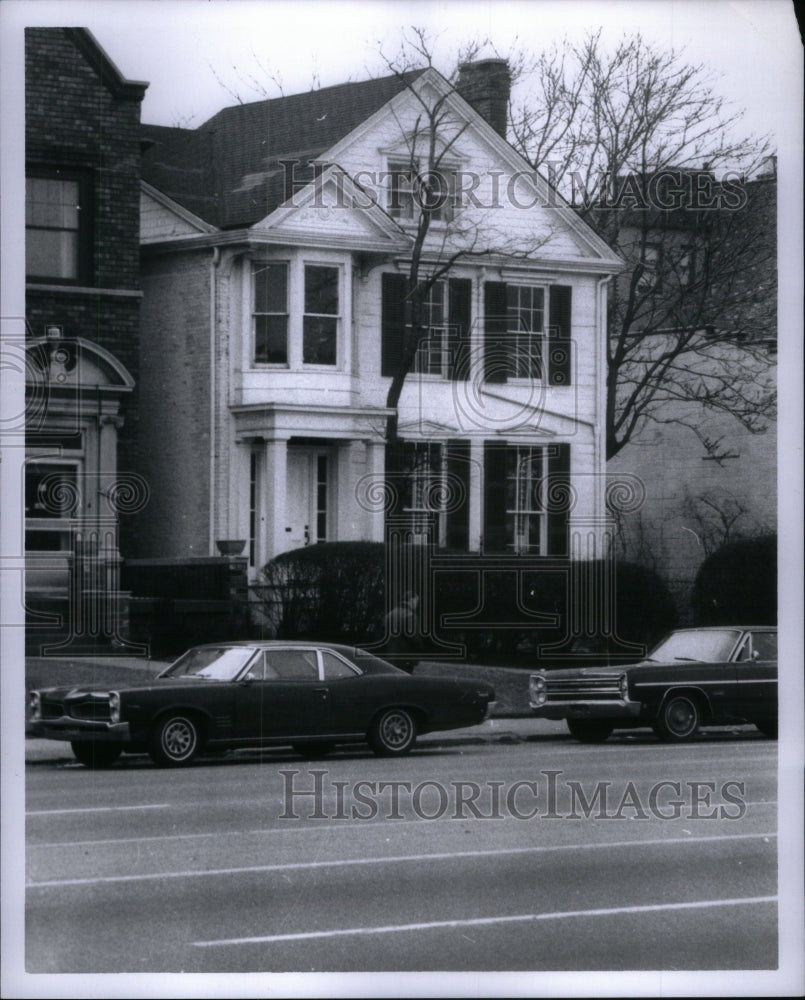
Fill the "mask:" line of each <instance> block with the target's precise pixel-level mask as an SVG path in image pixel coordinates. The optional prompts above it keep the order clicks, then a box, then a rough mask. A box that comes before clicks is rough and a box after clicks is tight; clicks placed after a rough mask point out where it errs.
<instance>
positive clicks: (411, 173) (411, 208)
mask: <svg viewBox="0 0 805 1000" xmlns="http://www.w3.org/2000/svg"><path fill="white" fill-rule="evenodd" d="M419 164H420V161H419V159H418V158H414V159H412V158H410V157H409V158H407V159H406V158H404V157H395V156H389V158H388V161H387V164H386V165H387V173H386V178H387V184H386V211H387V212H388V214H389V215H390V216H391V217H392V219H396V221H397V222H399V223H401V224H403V225H405V224H406V223H412V224H413V223H415V222H416V219H417V211H416V210H415V205H416V206H417V207H418V208H421V205H420V203H419V198H418V195H417V192H418V189H419V178H420V177H421V176H422V173H421V168H420V165H419ZM458 169H459V165H458V163H455V162H453V161H450V162H448V163H441V164H440V165H439V166H438V167H437V168H436V169H435V170H433V171H426V173H433V174H437V175H439V176H440V177H442V178H445V179H446V180H447V197H446V198H445V200H444V203H443V204H442V205H441V206H440V207H439V208H438V209H437V210H435V211H434V212H432V213H431V220H430V221H431V225H437V226H439V225H441V226H446V225H449V224H450V223H451V222H452V221H453V219H454V218H455V216H456V211H457V209H458V204H457V195H456V172H457V171H458ZM403 178H406V179H407V186H403V185H402V184H401V185H399V186H398V185H397V184H396V183H395V180H402V179H403ZM395 192H398V193H401V194H402V196H403V197H404V199H405V200H404V202H403V203H402V204H400V205H398V206H395V205H394V201H395Z"/></svg>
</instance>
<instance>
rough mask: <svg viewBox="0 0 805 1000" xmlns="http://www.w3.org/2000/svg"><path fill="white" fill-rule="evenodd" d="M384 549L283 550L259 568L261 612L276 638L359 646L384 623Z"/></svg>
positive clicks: (328, 545) (374, 545)
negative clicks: (371, 629)
mask: <svg viewBox="0 0 805 1000" xmlns="http://www.w3.org/2000/svg"><path fill="white" fill-rule="evenodd" d="M383 552H384V550H383V546H382V544H380V543H379V542H323V543H322V544H320V545H309V546H307V547H306V548H303V549H294V550H293V551H291V552H283V553H282V554H281V555H279V556H277V557H276V558H275V559H272V560H271V562H269V563H267V564H266V565H265V566H264V567H263V574H262V576H263V582H262V585H261V586H260V587H259V588H256V589H257V590H258V592H259V609H258V610H259V614H260V615H261V616H262V618H263V620H264V623H265V626H264V627H265V628H266V630H267V631H270V632H271V633H273V634H274V635H275V636H276V637H277V638H280V639H313V638H315V639H327V640H329V641H331V642H344V643H360V642H362V641H363V640H364V639H365V638H366V633H367V628H368V627H369V625H370V623H372V622H376V621H378V620H382V618H383V614H384V612H385V604H384V567H385V560H384V555H383Z"/></svg>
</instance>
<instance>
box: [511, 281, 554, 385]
mask: <svg viewBox="0 0 805 1000" xmlns="http://www.w3.org/2000/svg"><path fill="white" fill-rule="evenodd" d="M512 290H516V292H517V296H518V301H517V305H516V306H514V307H512V306H510V305H509V296H510V293H511V291H512ZM524 293H528V294H529V295H530V296H532V297H533V296H534V294H535V293H539V294H540V295H541V296H542V306H541V308H538V307H535V306H534V305H533V299H532V302H531V303H530V304H524V303H523V302H522V296H523V294H524ZM549 295H550V289H549V288H548V287H547V286H545V285H540V284H534V283H529V282H516V281H513V282H507V283H506V300H507V301H506V331H507V339H508V353H509V354H510V356H511V358H512V363H513V365H514V371H513V372H512V373H511V375H510V378H512V379H520V380H522V381H529V382H546V381H547V375H548V370H547V356H546V354H547V340H548V337H547V326H548V324H547V321H546V317H547V316H548V315H549V305H550V302H549ZM513 312H514V315H512V313H513ZM525 315H528V316H529V317H530V318H531V321H530V322H524V321H523V317H524V316H525ZM536 315H540V316H541V320H540V329H532V324H533V317H534V316H536Z"/></svg>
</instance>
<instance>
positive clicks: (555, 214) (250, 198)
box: [138, 60, 621, 576]
mask: <svg viewBox="0 0 805 1000" xmlns="http://www.w3.org/2000/svg"><path fill="white" fill-rule="evenodd" d="M462 93H463V94H465V95H466V97H467V98H469V101H470V102H472V103H469V102H468V100H466V99H465V97H464V96H462ZM507 95H508V71H507V69H506V67H505V64H502V63H501V62H500V61H498V60H487V61H485V62H482V63H475V64H469V65H467V66H464V67H462V72H461V77H460V79H459V83H458V85H457V89H453V88H452V87H451V85H450V84H448V82H447V81H446V80H445V79H444V77H442V76H441V75H440V74H439V73H438V72H436V71H435V70H433V69H428V70H426V71H423V72H419V73H412V74H407V75H405V76H389V77H385V78H382V79H377V80H369V81H365V82H363V83H350V84H344V85H341V86H337V87H330V88H326V89H321V90H318V91H311V92H309V93H306V94H299V95H295V96H291V97H284V98H278V99H275V100H269V101H260V102H256V103H254V104H247V105H239V106H235V107H231V108H227V109H225V110H224V111H221V112H220V113H219V114H217V115H216V116H214V117H213V118H212V119H210V121H208V122H206V123H205V124H204V125H202V126H200V127H199V128H197V129H193V130H188V129H178V128H164V127H154V126H145V134H146V140H147V141H148V142H150V144H151V145H150V148H148V149H147V150H146V153H145V156H144V163H143V177H144V179H145V182H144V184H143V193H142V226H141V240H142V257H143V266H142V286H143V304H142V313H141V316H142V342H141V365H140V406H141V412H140V423H139V428H140V433H141V440H142V442H143V443H144V446H143V447H142V449H141V455H140V467H139V471H140V472H141V473H142V474H143V475H144V476H145V477H146V478H147V480H148V482H149V485H150V488H151V502H150V503H149V506H148V508H147V509H146V510H144V511H143V512H142V513H141V515H140V520H139V522H138V538H139V544H140V551H139V553H138V554H139V555H141V556H176V557H187V556H193V555H196V556H208V555H212V554H214V553H215V551H216V545H217V543H218V542H219V541H221V540H231V539H242V540H245V542H246V548H245V554H247V555H248V562H249V567H250V573H251V575H252V576H255V575H256V574H257V573H258V572H259V569H260V567H261V566H263V565H264V564H265V562H266V561H267V560H269V559H270V558H272V557H273V556H275V555H277V554H279V553H281V552H283V551H286V550H289V549H293V548H296V547H299V546H303V545H308V544H314V543H317V542H321V541H325V540H327V541H331V540H356V539H365V540H378V541H379V540H382V539H383V537H384V511H385V505H384V476H385V430H386V417H387V415H388V410H387V408H386V397H387V393H388V388H389V385H390V382H391V376H392V374H393V372H394V370H395V365H396V364H397V363H398V359H399V352H400V343H401V336H402V333H403V332H404V327H405V323H406V311H405V303H404V299H405V291H406V275H407V274H408V271H409V268H410V262H411V257H412V253H413V250H414V246H415V242H414V236H415V230H416V222H417V210H416V205H415V194H414V190H413V189H414V188H415V182H414V180H413V177H412V175H413V174H415V173H416V169H417V168H420V169H422V164H423V163H426V162H428V161H427V152H428V151H427V148H426V140H428V139H429V138H431V136H430V134H429V132H428V130H427V129H424V128H423V116H424V115H425V113H426V112H425V109H432V108H434V107H436V106H437V105H438V107H439V108H440V113H441V114H442V118H441V122H440V125H439V129H438V130H437V131H436V132H435V133H434V134H433V136H432V138H433V139H434V142H435V148H436V149H437V151H438V153H439V154H440V156H441V160H440V163H441V169H442V174H443V176H442V180H441V183H442V188H441V189H440V191H441V197H442V208H441V210H440V211H439V212H438V213H436V215H437V217H436V218H434V221H433V222H432V225H431V229H430V232H429V235H428V238H427V241H426V244H425V247H424V252H423V256H422V273H424V274H426V275H427V274H432V273H434V270H435V269H438V268H440V267H442V266H443V265H444V264H445V262H446V261H448V260H450V261H453V263H452V266H451V267H450V268H449V269H448V270H446V271H445V273H444V274H443V276H442V278H441V280H439V281H438V282H437V283H436V284H435V285H434V286H433V288H432V290H431V292H430V294H429V298H428V304H427V307H428V311H429V314H430V323H429V325H430V336H429V339H428V341H427V343H426V344H425V345H423V347H422V348H421V349H420V351H419V354H418V356H417V360H416V363H415V366H414V370H413V371H412V372H411V373H410V374H409V375H408V377H407V379H406V381H405V384H404V387H403V391H402V395H401V399H400V404H399V433H400V436H401V437H402V438H403V439H405V441H406V442H407V447H408V451H409V453H410V455H411V456H412V457H413V458H414V459H415V462H413V463H412V465H413V470H414V471H413V473H412V475H411V476H410V477H409V479H408V481H407V482H406V484H405V485H404V487H403V488H404V489H405V496H404V507H405V508H406V510H407V512H408V513H409V515H410V516H411V518H412V523H413V524H414V525H415V526H416V524H417V523H418V521H417V519H418V517H419V516H420V515H421V521H422V523H423V525H424V523H425V522H426V521H428V522H429V523H430V524H431V530H432V532H434V533H435V536H436V537H435V540H436V541H437V542H438V543H439V544H440V545H441V546H445V547H449V548H451V549H457V550H460V551H467V552H483V553H493V552H499V553H509V554H511V553H528V554H530V555H535V556H540V555H545V556H554V555H556V556H563V555H567V554H568V553H570V554H571V555H573V556H574V557H576V558H589V557H592V556H595V555H598V556H600V555H601V548H600V546H601V540H602V534H603V532H604V531H605V530H606V524H607V519H606V511H605V504H604V484H605V471H604V463H605V453H604V442H603V439H602V419H601V418H602V413H603V402H604V399H603V392H604V375H605V372H604V364H605V353H604V346H605V336H606V326H605V323H606V303H607V284H608V282H609V281H610V279H611V277H612V276H613V275H614V274H615V273H616V272H617V271H618V270H619V269H620V267H621V261H620V258H619V257H618V256H617V255H616V254H614V253H613V252H612V251H611V250H610V249H609V248H608V247H607V245H606V244H605V243H603V241H601V240H600V239H599V238H598V237H597V236H596V235H595V234H594V232H593V231H592V230H591V229H590V228H589V227H588V226H587V225H586V224H585V223H584V222H582V221H581V220H580V219H579V218H578V217H577V215H576V214H575V213H574V212H573V210H572V209H571V208H570V207H568V206H567V205H566V204H565V203H564V202H563V201H562V200H561V198H560V197H559V196H558V195H555V194H553V193H552V192H551V191H550V190H549V188H548V185H547V183H546V182H545V181H544V179H543V178H541V177H539V176H537V175H535V174H534V173H533V172H532V171H531V170H530V169H529V167H528V165H527V164H526V163H525V161H523V160H522V159H521V158H520V157H519V155H518V154H517V153H516V152H515V151H514V149H513V148H512V147H511V146H510V145H509V144H508V143H507V142H506V140H505V138H504V136H503V135H502V134H500V133H501V131H505V111H506V101H507ZM473 104H474V105H475V107H473ZM476 109H477V110H476ZM487 118H489V119H490V120H491V121H493V122H494V123H495V124H496V126H497V127H493V125H492V124H490V121H488V120H487ZM444 178H447V179H446V180H445V179H444ZM414 530H416V528H415V529H414ZM574 531H575V534H574ZM573 538H575V539H576V541H573V540H572V539H573Z"/></svg>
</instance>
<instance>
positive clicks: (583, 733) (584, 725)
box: [567, 719, 615, 743]
mask: <svg viewBox="0 0 805 1000" xmlns="http://www.w3.org/2000/svg"><path fill="white" fill-rule="evenodd" d="M567 728H568V729H569V730H570V733H571V735H572V736H575V737H576V739H577V740H578V741H579V742H580V743H603V742H604V740H605V739H606V738H607V737H608V736H609V735H610V734H611V732H612V730H613V729H614V728H615V727H614V726H613V725H612V723H611V722H607V720H606V719H568V720H567Z"/></svg>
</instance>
